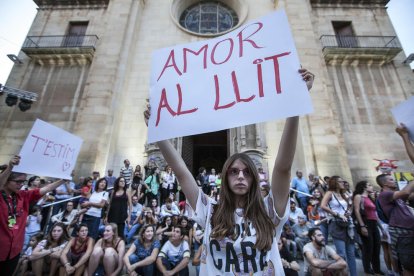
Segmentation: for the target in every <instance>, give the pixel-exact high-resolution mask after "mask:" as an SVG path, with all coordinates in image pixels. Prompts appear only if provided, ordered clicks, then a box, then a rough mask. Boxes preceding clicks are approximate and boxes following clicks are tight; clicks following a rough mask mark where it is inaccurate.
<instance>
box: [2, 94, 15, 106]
mask: <svg viewBox="0 0 414 276" xmlns="http://www.w3.org/2000/svg"><path fill="white" fill-rule="evenodd" d="M5 102H6V104H7V105H8V106H13V105H15V104H16V103H17V97H16V96H14V95H10V94H9V95H7V97H6V101H5Z"/></svg>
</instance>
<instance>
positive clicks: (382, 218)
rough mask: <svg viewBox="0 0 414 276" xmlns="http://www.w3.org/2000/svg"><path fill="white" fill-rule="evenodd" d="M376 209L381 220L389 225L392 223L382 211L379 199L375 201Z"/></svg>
mask: <svg viewBox="0 0 414 276" xmlns="http://www.w3.org/2000/svg"><path fill="white" fill-rule="evenodd" d="M375 207H376V209H377V215H378V218H379V219H380V220H382V221H383V222H385V223H386V224H388V223H389V222H390V220H389V218H387V216H386V215H385V213H384V210H382V207H381V204H380V202H379V200H378V198H377V199H376V200H375Z"/></svg>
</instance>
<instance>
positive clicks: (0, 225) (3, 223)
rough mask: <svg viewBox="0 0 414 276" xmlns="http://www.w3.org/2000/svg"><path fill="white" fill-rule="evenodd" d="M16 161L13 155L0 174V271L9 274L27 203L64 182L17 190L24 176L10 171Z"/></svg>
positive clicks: (14, 263)
mask: <svg viewBox="0 0 414 276" xmlns="http://www.w3.org/2000/svg"><path fill="white" fill-rule="evenodd" d="M19 162H20V156H17V155H15V156H13V157H12V158H11V160H10V162H9V165H8V166H7V168H6V169H5V170H4V171H3V172H2V173H1V174H0V192H1V199H0V244H1V247H2V250H0V271H1V273H2V275H12V274H13V272H14V270H15V269H16V266H17V263H18V261H19V257H20V254H19V253H20V252H21V251H22V247H23V241H24V232H25V227H26V220H27V216H28V213H29V206H30V203H35V202H37V201H38V200H39V199H40V198H41V197H42V196H43V195H45V194H46V193H48V192H51V191H53V190H54V189H56V188H57V187H58V186H59V185H61V184H62V183H63V182H64V180H62V179H61V180H58V181H56V182H54V183H51V184H49V185H47V186H45V187H43V188H41V189H39V188H36V189H33V190H28V191H25V190H20V189H21V187H22V185H23V183H24V182H26V177H27V176H26V174H25V173H16V172H12V169H13V167H14V166H16V165H18V164H19Z"/></svg>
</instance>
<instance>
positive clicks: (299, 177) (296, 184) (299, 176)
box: [291, 170, 309, 215]
mask: <svg viewBox="0 0 414 276" xmlns="http://www.w3.org/2000/svg"><path fill="white" fill-rule="evenodd" d="M291 187H292V189H295V190H298V191H299V192H302V193H306V194H309V187H308V183H307V181H306V179H305V178H304V177H303V173H302V171H301V170H297V171H296V177H294V178H293V179H292V185H291ZM302 193H296V198H297V199H298V203H299V207H300V208H301V209H302V211H303V213H304V214H305V215H307V213H308V212H307V208H308V196H307V195H304V194H302Z"/></svg>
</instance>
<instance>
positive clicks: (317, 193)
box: [313, 189, 321, 198]
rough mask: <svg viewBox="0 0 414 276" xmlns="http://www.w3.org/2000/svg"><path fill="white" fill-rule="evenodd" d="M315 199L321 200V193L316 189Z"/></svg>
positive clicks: (314, 192)
mask: <svg viewBox="0 0 414 276" xmlns="http://www.w3.org/2000/svg"><path fill="white" fill-rule="evenodd" d="M313 197H314V198H321V192H319V190H318V189H316V190H315V191H313Z"/></svg>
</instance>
